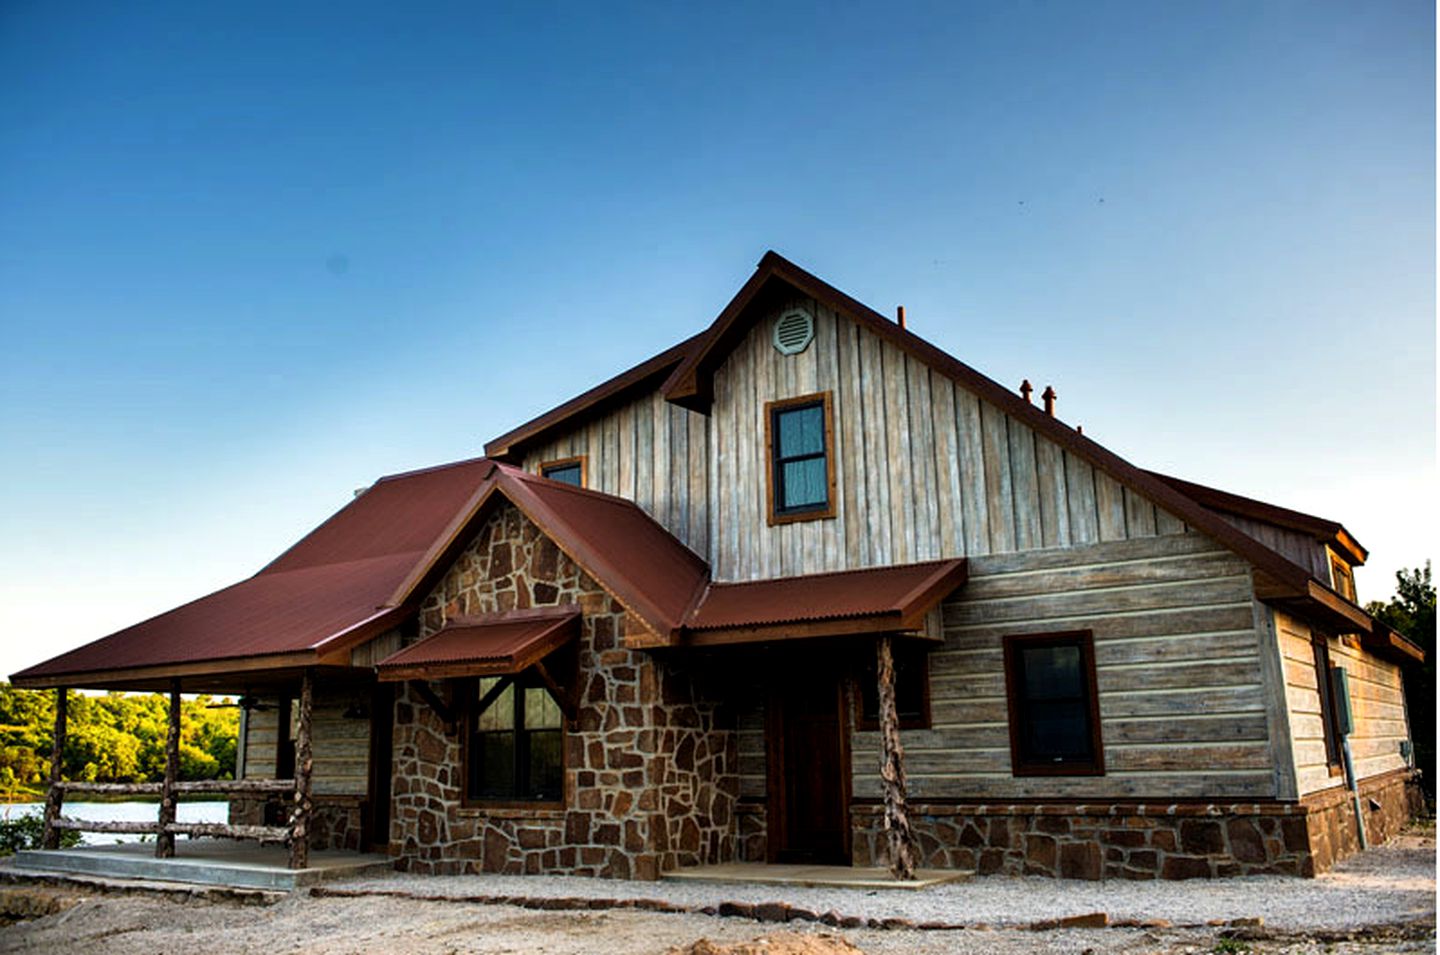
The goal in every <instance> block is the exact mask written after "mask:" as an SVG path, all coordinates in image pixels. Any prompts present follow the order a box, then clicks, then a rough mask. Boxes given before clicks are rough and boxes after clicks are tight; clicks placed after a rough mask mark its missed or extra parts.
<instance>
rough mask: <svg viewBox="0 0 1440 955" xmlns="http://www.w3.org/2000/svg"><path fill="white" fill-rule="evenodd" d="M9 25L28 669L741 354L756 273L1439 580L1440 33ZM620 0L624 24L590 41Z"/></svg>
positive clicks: (1409, 20)
mask: <svg viewBox="0 0 1440 955" xmlns="http://www.w3.org/2000/svg"><path fill="white" fill-rule="evenodd" d="M291 6H295V5H283V6H282V5H270V4H263V3H256V4H246V5H208V4H199V5H196V4H173V5H163V4H157V5H142V6H137V7H129V6H128V5H115V4H103V3H96V4H84V3H75V4H53V3H38V2H37V3H29V2H23V0H15V2H10V3H6V4H4V5H3V6H0V89H3V90H5V93H4V94H3V95H0V342H3V352H0V353H3V355H4V374H3V376H0V458H3V465H4V467H3V471H0V473H3V478H0V480H3V484H0V544H3V546H0V673H8V672H13V671H14V670H16V669H18V668H20V667H23V666H25V665H28V664H30V663H34V662H37V661H38V660H39V659H42V658H44V657H48V656H50V655H52V654H53V653H56V652H59V651H61V650H63V649H67V648H68V647H70V646H73V645H76V644H78V643H81V642H84V641H85V640H87V639H91V638H93V637H96V636H100V635H102V634H104V633H106V632H109V631H110V630H112V629H115V628H118V627H120V626H123V625H126V624H128V623H132V622H135V621H136V620H139V619H141V618H143V617H145V616H148V615H150V614H152V613H155V612H159V611H162V610H164V609H167V608H169V607H171V606H174V605H175V604H177V603H180V602H182V601H184V600H186V599H190V598H192V597H195V596H199V595H200V594H203V593H205V592H208V591H210V590H213V589H215V588H216V587H219V586H222V585H224V584H227V583H230V582H233V581H234V580H236V579H239V578H242V577H244V576H248V575H249V574H250V573H253V572H254V571H255V570H256V569H258V568H259V567H260V566H261V565H263V564H264V563H265V562H266V561H267V560H268V559H269V558H271V557H273V556H274V555H275V554H276V553H278V552H279V551H280V550H282V549H283V548H284V547H285V546H287V545H288V544H289V543H291V542H292V541H293V540H294V539H296V538H297V537H299V536H300V535H301V534H303V533H304V532H305V531H306V530H308V529H309V528H310V527H312V526H313V525H314V524H316V523H318V522H319V521H320V520H321V519H323V518H324V517H325V516H327V515H328V514H329V513H331V512H333V511H334V510H335V509H337V508H338V507H340V506H341V505H343V504H344V503H345V501H346V500H347V499H348V498H349V496H350V493H351V492H352V491H353V489H355V488H357V487H360V486H363V485H366V484H368V483H369V482H370V481H372V480H373V479H374V478H375V477H377V476H379V475H381V474H384V473H387V472H391V471H396V470H404V469H408V468H412V467H418V466H422V465H426V464H432V463H437V462H440V461H445V460H450V459H454V458H460V457H467V456H472V455H475V454H478V453H479V452H480V449H481V446H482V444H483V443H484V442H485V441H486V440H487V439H489V438H491V437H494V436H496V435H497V434H499V433H501V432H503V431H505V430H507V429H508V428H510V427H512V426H513V425H515V424H517V423H519V422H521V421H523V420H525V419H527V418H529V417H531V416H532V415H534V414H536V413H539V412H541V411H544V410H546V409H547V408H549V407H550V406H552V405H554V404H556V403H558V402H560V401H562V400H564V399H566V398H568V397H570V396H571V395H573V394H574V393H576V392H578V391H580V390H583V389H584V388H587V387H589V386H590V385H592V384H594V383H595V382H597V381H599V380H602V379H603V378H605V377H608V376H609V375H611V374H613V373H615V372H617V371H619V370H621V369H622V368H623V367H626V366H628V365H629V364H631V363H633V362H635V361H638V360H641V359H643V358H645V357H648V356H649V355H650V354H652V353H654V352H656V351H658V350H660V349H661V348H663V347H666V346H668V345H670V344H672V343H673V342H675V341H677V340H679V339H681V338H683V337H686V336H688V335H690V334H692V333H693V332H695V331H697V330H698V329H699V328H701V327H703V325H704V324H706V323H707V322H708V321H710V320H711V319H712V318H713V317H714V315H715V313H716V312H717V311H718V310H719V309H720V308H721V307H722V306H723V304H724V303H725V301H726V300H727V299H728V298H729V297H730V295H732V294H733V293H734V291H735V290H736V289H737V288H738V287H739V285H740V284H741V283H742V282H743V281H744V280H745V278H746V277H747V276H748V274H749V272H750V270H751V269H752V268H753V266H754V264H755V262H756V261H757V260H758V259H759V257H760V255H761V254H762V253H763V252H764V250H765V249H767V248H774V249H776V250H777V251H779V252H781V253H783V254H785V255H787V256H789V257H790V258H792V259H794V260H795V261H796V262H798V263H799V264H801V265H802V266H805V267H806V268H809V269H810V270H812V271H814V272H816V273H818V274H819V275H821V276H822V277H824V278H826V279H828V280H829V281H831V282H832V283H834V284H835V285H838V286H839V287H840V288H842V289H844V290H846V291H848V292H850V293H851V294H853V295H855V296H856V297H857V298H859V299H861V300H862V301H866V302H868V303H869V304H871V305H873V306H875V307H876V308H879V309H881V310H882V311H887V312H888V311H890V310H892V309H893V307H894V306H895V305H896V304H899V303H903V304H905V305H906V307H907V311H908V314H909V316H910V320H911V327H912V328H913V329H914V330H915V331H917V332H918V333H920V334H921V335H924V336H926V337H927V338H929V339H931V340H932V341H934V342H935V343H936V344H939V345H940V346H942V347H944V348H946V349H947V350H949V351H951V352H952V353H954V354H956V355H957V356H959V357H960V358H961V359H962V360H965V361H967V362H968V363H970V364H972V365H974V366H975V367H977V368H978V369H980V370H981V371H983V372H985V373H986V374H989V375H990V376H992V377H994V378H996V379H998V380H999V381H1001V382H1004V383H1006V384H1009V385H1015V384H1018V383H1019V381H1020V379H1021V378H1022V377H1029V378H1030V379H1031V380H1032V381H1034V382H1036V384H1037V386H1041V387H1043V385H1044V384H1045V383H1053V384H1054V385H1055V387H1056V389H1057V390H1058V391H1059V393H1060V413H1061V415H1062V417H1064V418H1065V419H1066V420H1067V421H1070V422H1072V423H1080V424H1082V425H1084V427H1085V431H1086V433H1087V434H1089V435H1092V436H1094V437H1095V438H1097V439H1098V440H1100V441H1101V442H1102V443H1105V444H1107V445H1109V446H1110V447H1112V448H1113V449H1114V450H1116V451H1118V452H1120V453H1121V454H1123V455H1126V456H1127V457H1129V458H1130V459H1131V460H1132V461H1134V462H1135V463H1137V464H1140V465H1142V466H1146V467H1151V468H1156V469H1160V470H1166V471H1169V472H1172V473H1176V474H1179V475H1181V476H1184V477H1187V478H1190V479H1192V480H1196V481H1200V482H1203V483H1209V484H1214V485H1218V486H1221V487H1224V488H1227V489H1230V490H1234V491H1237V492H1240V493H1244V494H1250V495H1254V496H1258V497H1261V498H1264V499H1267V500H1271V501H1274V502H1276V503H1280V504H1285V505H1288V506H1291V507H1296V508H1299V509H1302V510H1308V511H1311V512H1314V513H1319V514H1322V515H1325V516H1331V517H1335V518H1338V519H1340V520H1343V521H1344V522H1345V523H1346V524H1347V526H1349V527H1350V529H1351V530H1352V531H1353V532H1354V533H1355V534H1356V535H1357V536H1358V537H1359V538H1360V540H1361V541H1362V542H1363V543H1365V544H1366V545H1367V546H1369V547H1370V549H1371V551H1372V554H1373V557H1372V561H1371V564H1370V566H1369V567H1367V568H1365V569H1363V570H1362V571H1361V574H1360V577H1359V586H1360V588H1361V591H1362V593H1361V596H1362V598H1378V597H1383V596H1386V595H1388V594H1389V592H1390V590H1391V583H1392V582H1393V572H1394V570H1395V569H1396V568H1397V567H1400V566H1410V565H1415V564H1418V563H1420V562H1422V561H1424V560H1425V559H1426V558H1428V557H1430V556H1431V555H1432V552H1433V541H1434V530H1435V504H1434V498H1435V489H1436V487H1435V478H1436V474H1435V394H1436V390H1435V310H1434V305H1435V261H1436V258H1435V252H1436V250H1435V33H1434V8H1433V6H1432V5H1430V4H1426V3H1420V2H1378V3H1367V4H1354V3H1317V2H1309V3H1254V2H1244V3H1208V2H1207V3H1198V2H1197V3H1189V4H1180V3H1162V4H1155V3H1085V4H1080V3H1048V2H1019V3H995V4H980V3H946V4H935V5H926V4H917V5H906V6H904V7H903V8H901V9H896V8H895V7H894V6H893V5H890V4H870V5H867V4H859V3H856V4H844V5H833V4H825V5H815V4H771V3H766V4H760V3H727V4H712V5H690V4H683V5H682V4H645V5H639V4H637V5H600V4H578V3H552V4H530V3H525V4H514V5H498V4H495V5H479V4H457V5H454V6H444V5H438V4H402V5H395V4H385V5H379V4H376V5H367V4H363V3H350V4H344V5H340V6H329V5H327V6H325V7H323V8H322V7H321V6H319V5H315V6H314V7H306V5H298V6H300V7H301V9H299V10H296V9H292V8H290V7H291ZM602 8H603V9H602Z"/></svg>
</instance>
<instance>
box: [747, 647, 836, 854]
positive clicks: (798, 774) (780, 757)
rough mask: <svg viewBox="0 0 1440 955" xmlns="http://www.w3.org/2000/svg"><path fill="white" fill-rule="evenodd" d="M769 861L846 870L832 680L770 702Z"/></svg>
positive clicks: (794, 686) (803, 681) (784, 691)
mask: <svg viewBox="0 0 1440 955" xmlns="http://www.w3.org/2000/svg"><path fill="white" fill-rule="evenodd" d="M769 712H770V716H769V721H768V722H769V725H768V727H767V735H768V737H769V745H768V750H769V752H768V754H767V755H768V757H769V758H768V763H769V785H768V789H769V798H768V800H767V801H768V803H769V812H768V813H767V815H768V829H769V833H768V835H769V839H768V845H769V851H768V856H769V861H771V862H804V863H812V864H817V865H821V864H823V865H849V864H850V747H849V745H848V737H847V735H846V725H845V711H844V698H843V694H842V693H841V684H840V681H839V680H838V679H837V678H835V677H828V678H826V677H819V676H816V675H810V674H807V675H806V676H803V677H800V678H799V679H796V680H795V681H794V682H793V683H789V684H786V685H785V686H782V687H778V688H776V690H775V691H774V692H773V693H772V694H771V695H770V707H769Z"/></svg>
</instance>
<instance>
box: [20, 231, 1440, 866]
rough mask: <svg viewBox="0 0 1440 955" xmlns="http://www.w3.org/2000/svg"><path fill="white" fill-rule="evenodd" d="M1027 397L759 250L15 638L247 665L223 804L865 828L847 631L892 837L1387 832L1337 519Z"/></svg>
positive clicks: (1149, 855) (341, 816) (147, 680)
mask: <svg viewBox="0 0 1440 955" xmlns="http://www.w3.org/2000/svg"><path fill="white" fill-rule="evenodd" d="M1046 404H1047V405H1049V404H1050V402H1049V401H1048V400H1047V402H1046ZM1052 412H1053V408H1047V407H1041V406H1038V405H1035V404H1032V403H1031V401H1030V396H1029V393H1028V391H1027V392H1026V393H1025V394H1023V395H1022V394H1017V393H1016V392H1014V391H1012V390H1010V389H1008V388H1005V387H1002V386H1000V385H999V384H997V383H995V382H994V381H991V380H990V379H988V378H986V377H984V376H983V375H981V374H980V373H978V372H977V371H975V370H973V369H971V368H970V367H968V366H967V365H965V364H963V363H961V362H960V361H958V360H957V359H955V358H953V357H951V356H950V355H948V354H945V353H944V352H942V351H940V350H939V349H938V348H936V347H934V346H933V345H931V344H929V343H928V342H926V341H925V340H924V339H922V338H920V337H918V336H917V335H915V334H913V333H911V332H910V331H908V330H907V329H906V328H905V327H904V326H903V325H901V324H897V323H896V322H893V321H890V320H889V319H887V318H886V317H884V316H882V315H880V314H878V313H876V312H875V311H873V310H872V309H870V308H868V307H866V306H865V305H863V304H861V303H859V302H857V301H855V300H854V299H852V298H850V297H849V296H847V295H845V294H844V293H842V292H840V291H838V290H837V289H835V288H833V287H831V286H830V285H828V284H826V283H825V282H823V281H821V280H820V279H818V278H816V277H815V276H813V275H810V274H809V273H807V272H805V271H803V270H802V269H800V268H798V267H797V266H795V265H793V264H791V263H790V262H788V261H786V260H785V259H783V258H781V257H780V256H778V255H775V254H774V253H769V254H767V255H766V256H765V257H764V258H763V259H762V260H761V262H760V263H759V265H758V267H757V269H756V271H755V273H754V275H753V276H751V278H750V279H749V281H747V282H746V283H745V284H744V286H743V287H742V288H741V289H740V291H739V292H738V293H737V294H736V295H735V297H734V299H733V300H731V301H730V303H729V304H728V305H726V306H725V308H724V309H723V311H721V312H720V314H719V316H718V317H717V318H716V319H715V320H714V322H713V323H712V324H711V325H710V326H709V327H708V328H705V329H704V330H703V331H701V332H700V333H699V334H697V335H695V336H694V337H693V338H690V339H688V340H686V341H684V342H681V343H680V344H678V345H676V346H674V347H673V348H670V349H668V350H666V351H663V352H661V353H660V354H658V355H656V356H655V357H653V358H651V359H649V360H648V361H645V362H643V363H642V364H640V365H637V366H636V367H634V368H631V369H630V370H628V371H625V372H624V373H623V374H620V375H618V376H617V377H615V378H612V379H611V380H609V381H607V382H605V383H603V384H601V385H599V386H597V387H595V388H592V389H591V390H590V391H587V392H585V393H584V394H582V395H580V396H578V397H577V398H575V399H573V400H571V401H569V402H567V403H565V404H563V405H561V406H560V407H558V408H555V409H554V410H553V411H551V412H549V413H547V414H545V415H542V416H541V417H539V418H537V419H535V420H533V421H530V422H528V423H526V424H523V425H521V426H520V427H518V428H516V429H515V430H513V431H511V432H509V433H508V434H505V435H502V436H501V437H499V438H496V439H495V440H494V441H491V442H490V443H489V444H488V445H486V447H485V449H484V452H485V453H484V456H483V457H480V458H476V459H474V460H468V461H461V462H458V463H454V464H448V465H442V466H439V467H433V468H428V469H425V470H420V471H413V472H409V473H405V474H397V475H393V476H390V477H386V478H383V479H381V480H380V481H378V482H376V483H375V484H374V485H373V486H372V487H370V488H369V489H367V490H366V491H364V492H363V493H362V494H360V495H359V496H358V497H357V498H356V499H355V500H354V501H353V502H352V503H350V504H349V505H347V506H346V507H345V508H344V509H342V510H341V511H340V512H338V513H337V514H335V515H334V516H333V517H331V518H330V519H329V520H327V521H326V522H325V523H323V524H322V525H320V526H319V527H318V528H317V529H316V530H315V531H314V532H312V533H311V534H309V535H308V536H307V537H305V538H304V539H303V540H301V541H300V542H299V543H297V544H295V545H294V546H293V547H291V548H290V549H289V550H288V551H286V552H285V553H283V554H282V555H281V556H279V557H278V558H276V560H275V561H274V562H273V563H271V564H270V565H269V566H267V567H266V568H265V569H264V570H262V571H261V572H260V573H258V574H256V575H255V576H254V577H251V578H250V579H248V580H244V581H241V582H240V583H238V584H235V585H234V586H233V587H229V588H226V589H224V590H221V591H219V592H217V593H214V594H211V595H210V596H207V597H203V598H201V599H199V600H197V601H195V602H193V603H190V604H186V605H185V606H182V607H179V608H177V609H175V610H173V611H170V612H169V613H166V614H162V615H161V616H159V617H156V618H154V619H152V620H148V621H145V622H143V623H140V624H137V625H136V626H133V627H130V628H129V629H126V630H123V631H120V632H119V633H116V634H113V635H111V636H108V637H105V638H103V639H101V640H98V641H96V642H95V643H92V644H89V645H87V646H84V647H81V648H80V649H77V650H74V651H71V652H69V653H65V654H63V655H61V656H58V657H56V658H54V659H52V660H48V661H46V662H44V663H41V664H38V665H36V666H34V667H31V668H30V669H27V670H25V671H23V672H21V673H18V674H16V675H15V676H14V678H13V679H14V682H15V683H16V684H17V685H20V686H29V687H64V686H70V687H94V688H120V689H169V690H172V691H176V690H183V691H197V692H198V691H202V690H209V691H227V692H233V693H241V694H243V695H244V698H245V703H246V707H247V708H246V710H245V719H244V721H243V730H242V735H243V739H242V740H241V752H242V760H241V763H242V765H241V768H240V773H241V775H242V776H243V778H244V779H245V780H251V781H255V782H256V783H257V786H256V787H255V789H254V790H253V791H251V792H239V793H237V794H236V795H235V798H234V801H233V803H232V805H233V811H232V822H233V823H234V824H235V825H237V826H250V827H254V828H253V829H251V830H245V831H246V832H271V833H273V832H274V831H275V827H277V826H278V827H284V826H286V825H290V826H291V827H292V828H293V829H294V834H293V838H294V839H297V840H298V841H299V842H300V843H302V844H304V845H311V846H337V847H339V846H343V847H349V848H373V849H376V850H379V851H386V852H388V853H389V854H390V855H392V856H393V857H395V859H396V860H397V864H398V865H399V866H400V867H401V868H403V869H407V870H410V871H417V872H432V873H453V872H508V873H539V872H559V873H580V874H588V875H596V876H605V877H614V878H630V879H653V878H656V877H657V876H658V875H659V874H660V873H661V872H662V871H665V870H668V869H671V868H675V867H681V866H692V865H699V864H707V863H719V862H727V861H737V860H754V861H772V862H773V861H789V860H806V861H813V862H817V863H835V864H842V865H843V864H872V863H878V862H880V861H881V860H882V858H883V857H884V855H885V853H886V843H885V838H884V834H883V828H884V827H883V822H882V817H883V807H884V801H883V799H882V795H883V792H882V788H883V787H882V779H881V774H880V771H879V767H880V761H881V757H882V749H883V747H882V742H881V735H880V733H879V732H878V720H879V704H878V702H877V701H878V698H879V696H880V693H879V690H878V689H877V686H878V684H877V676H876V670H877V663H876V660H877V654H876V646H877V641H879V640H881V639H884V640H885V641H886V645H887V646H890V647H893V654H892V657H893V660H894V663H895V675H894V680H893V690H894V694H895V710H896V713H897V716H898V721H899V726H900V730H899V739H900V742H901V743H902V745H903V756H901V765H902V766H903V770H904V774H905V781H906V787H907V793H908V795H907V801H906V808H907V810H908V819H909V823H910V826H911V828H912V829H913V833H914V837H913V843H914V850H915V858H916V861H917V862H918V863H919V864H921V865H924V866H933V867H963V868H966V869H974V870H976V871H978V872H980V873H982V874H985V873H995V872H1003V873H1043V874H1051V875H1056V876H1063V877H1078V878H1089V879H1095V878H1112V877H1119V878H1142V879H1148V878H1187V877H1195V876H1223V875H1229V874H1244V873H1260V872H1280V873H1293V874H1298V875H1310V874H1313V873H1315V872H1318V871H1321V870H1323V869H1325V868H1326V867H1328V866H1329V865H1330V864H1331V863H1332V862H1333V861H1334V860H1335V859H1336V858H1338V857H1340V856H1343V855H1345V854H1347V853H1349V852H1352V851H1354V850H1355V848H1356V846H1357V840H1358V838H1359V837H1360V832H1359V830H1358V829H1357V818H1356V813H1357V812H1358V813H1359V814H1360V816H1361V817H1362V818H1361V819H1360V820H1359V822H1360V823H1361V824H1363V827H1364V834H1365V835H1366V836H1368V838H1369V839H1370V840H1371V841H1378V840H1380V839H1383V838H1386V837H1388V836H1389V835H1390V834H1392V833H1394V832H1395V831H1396V829H1397V828H1398V827H1399V826H1400V825H1401V824H1402V823H1403V822H1404V821H1405V820H1406V819H1407V818H1408V817H1409V815H1410V813H1411V809H1412V801H1411V800H1412V798H1413V785H1412V783H1413V776H1414V770H1413V768H1412V765H1411V760H1410V757H1409V746H1408V738H1409V723H1408V717H1407V714H1406V706H1405V698H1404V695H1403V690H1402V683H1401V670H1402V668H1403V667H1405V666H1407V665H1411V664H1413V663H1414V661H1416V660H1419V659H1420V658H1421V656H1422V654H1421V653H1420V651H1419V650H1418V649H1417V648H1416V647H1415V646H1414V645H1412V644H1410V643H1409V642H1407V641H1406V640H1405V639H1404V638H1402V637H1401V636H1399V635H1398V634H1396V633H1394V632H1393V631H1391V630H1389V629H1387V628H1386V627H1385V626H1384V625H1382V624H1381V623H1379V622H1378V621H1376V620H1374V619H1372V618H1371V617H1370V616H1368V615H1367V614H1366V613H1365V612H1364V611H1363V610H1362V609H1361V608H1360V606H1359V605H1358V603H1357V601H1356V597H1355V592H1354V585H1353V576H1352V573H1351V568H1353V567H1354V566H1355V565H1358V564H1360V563H1362V562H1363V561H1364V560H1365V557H1366V552H1365V550H1364V548H1362V547H1361V546H1360V545H1359V543H1357V542H1356V541H1355V539H1354V538H1352V537H1351V536H1350V534H1349V533H1348V532H1347V531H1346V530H1345V528H1344V527H1343V526H1341V525H1340V524H1339V523H1336V522H1334V521H1329V520H1323V519H1320V518H1316V517H1312V516H1309V515H1306V514H1301V513H1298V512H1295V511H1291V510H1286V509H1284V508H1282V507H1278V506H1274V505H1271V504H1266V503H1262V502H1259V501H1255V500H1251V499H1248V498H1244V497H1240V496H1237V495H1234V494H1228V493H1225V492H1222V491H1218V490H1214V489H1211V488H1207V487H1201V486H1199V485H1195V484H1191V483H1188V482H1186V481H1182V480H1178V479H1176V478H1172V477H1167V476H1165V475H1161V474H1156V473H1154V472H1150V471H1146V470H1143V469H1142V468H1140V467H1137V466H1136V465H1134V464H1131V463H1129V462H1127V461H1125V460H1122V459H1121V458H1120V457H1118V456H1117V455H1115V454H1113V453H1112V452H1110V451H1107V450H1106V449H1105V448H1103V447H1101V446H1100V445H1099V444H1097V443H1095V442H1094V441H1092V440H1090V439H1089V438H1087V437H1085V436H1084V435H1082V434H1080V433H1078V431H1077V429H1075V428H1073V427H1070V426H1067V425H1066V424H1064V423H1063V422H1062V421H1061V420H1060V419H1058V418H1057V417H1056V416H1055V415H1054V414H1053V413H1052ZM882 682H883V681H882ZM887 685H890V684H887ZM1421 718H1428V714H1421ZM1347 749H1348V750H1349V752H1350V753H1351V754H1352V756H1353V767H1354V782H1355V786H1356V791H1355V792H1353V793H1352V792H1351V791H1350V790H1349V789H1348V788H1347V778H1348V777H1347V775H1346V773H1345V769H1344V764H1345V752H1346V750H1347ZM292 778H293V779H294V780H295V783H294V786H295V789H296V791H297V797H296V800H294V803H295V805H293V806H292V805H291V802H292V801H291V800H290V799H289V798H288V797H287V798H286V799H284V800H281V801H278V802H277V801H276V800H275V799H274V796H273V793H271V792H270V790H267V789H266V788H265V786H264V785H262V784H263V783H264V781H265V780H275V779H278V780H289V779H292ZM62 782H63V781H62ZM277 785H278V788H284V787H285V786H286V784H285V783H283V782H282V783H279V784H277ZM61 788H62V789H63V788H64V787H63V785H62V786H61ZM272 788H275V787H272ZM1357 795H1358V797H1359V798H1358V799H1357V798H1356V796H1357ZM57 809H58V806H57ZM266 827H269V828H266ZM171 831H173V832H183V831H184V829H183V827H172V830H171ZM301 851H302V853H303V849H302V850H301Z"/></svg>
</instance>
